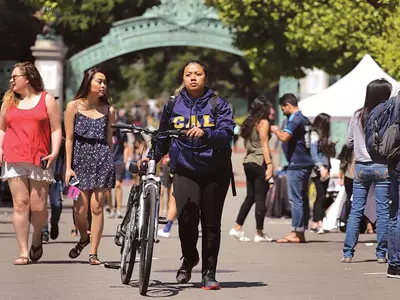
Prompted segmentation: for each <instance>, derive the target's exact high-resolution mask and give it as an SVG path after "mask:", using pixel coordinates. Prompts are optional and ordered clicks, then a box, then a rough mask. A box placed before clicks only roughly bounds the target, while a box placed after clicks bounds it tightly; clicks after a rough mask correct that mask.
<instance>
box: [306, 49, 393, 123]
mask: <svg viewBox="0 0 400 300" xmlns="http://www.w3.org/2000/svg"><path fill="white" fill-rule="evenodd" d="M379 78H386V79H387V80H388V81H389V82H390V83H391V84H392V85H393V92H392V95H395V94H397V92H398V90H399V86H398V83H397V82H396V80H394V79H393V78H392V77H390V76H389V75H388V74H386V73H385V72H384V71H383V70H382V69H381V68H380V67H379V65H378V64H377V63H376V62H375V61H374V60H373V58H372V57H371V56H370V55H369V54H366V55H365V56H364V57H363V59H362V60H361V61H360V62H359V63H358V65H357V66H356V67H355V68H354V69H353V70H352V71H351V72H350V73H348V74H347V75H346V76H344V77H343V78H342V79H340V80H339V81H337V82H336V83H334V84H333V85H331V86H330V87H328V88H327V89H326V90H323V91H322V92H319V93H318V94H316V95H314V96H311V97H309V98H307V99H304V100H302V101H300V102H299V107H300V109H301V111H302V112H303V114H304V115H305V116H307V117H315V116H317V115H318V114H319V113H327V114H329V115H331V116H332V117H350V116H351V115H352V114H353V113H354V112H355V111H356V110H357V109H359V108H360V107H362V106H363V105H364V101H365V93H366V88H367V85H368V84H369V83H370V82H371V81H372V80H375V79H379Z"/></svg>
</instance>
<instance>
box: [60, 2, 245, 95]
mask: <svg viewBox="0 0 400 300" xmlns="http://www.w3.org/2000/svg"><path fill="white" fill-rule="evenodd" d="M233 36H234V31H233V30H232V29H231V28H229V27H227V26H226V25H224V24H223V23H222V22H221V21H220V19H219V17H218V15H217V12H216V10H215V9H214V8H212V7H209V6H206V5H205V4H204V2H203V0H162V1H161V5H160V6H156V7H153V8H151V9H149V10H147V11H146V12H145V13H144V14H143V16H141V17H135V18H130V19H126V20H122V21H118V22H115V23H114V24H113V26H112V28H111V29H110V32H109V33H108V34H107V35H105V36H104V37H103V38H102V40H101V42H100V43H98V44H96V45H93V46H91V47H89V48H87V49H85V50H83V51H81V52H79V53H77V54H75V55H74V56H72V57H71V58H70V59H69V61H68V64H67V67H68V69H67V70H68V71H67V80H66V82H67V99H71V97H72V95H73V92H74V91H76V89H77V88H78V86H79V83H80V81H81V80H82V78H83V74H84V72H85V70H87V69H89V68H91V67H93V66H95V65H98V64H100V63H102V62H104V61H107V60H110V59H112V58H115V57H118V56H121V55H124V54H127V53H131V52H135V51H140V50H144V49H149V48H158V47H170V46H195V47H202V48H210V49H216V50H220V51H224V52H228V53H232V54H235V55H239V56H242V55H243V53H242V52H241V51H240V50H239V49H237V48H236V47H234V46H233Z"/></svg>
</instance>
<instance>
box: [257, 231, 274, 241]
mask: <svg viewBox="0 0 400 300" xmlns="http://www.w3.org/2000/svg"><path fill="white" fill-rule="evenodd" d="M254 242H256V243H264V242H272V238H270V237H269V236H268V235H266V234H265V233H264V234H263V235H262V236H259V235H258V234H256V236H255V237H254Z"/></svg>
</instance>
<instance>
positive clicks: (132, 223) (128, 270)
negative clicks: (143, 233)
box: [120, 204, 138, 284]
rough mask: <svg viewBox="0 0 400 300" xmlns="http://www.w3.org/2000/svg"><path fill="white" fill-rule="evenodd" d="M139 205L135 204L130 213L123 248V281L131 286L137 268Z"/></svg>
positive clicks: (121, 271)
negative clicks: (137, 215) (133, 273)
mask: <svg viewBox="0 0 400 300" xmlns="http://www.w3.org/2000/svg"><path fill="white" fill-rule="evenodd" d="M136 212H137V204H134V205H133V206H132V208H131V211H130V217H129V222H128V224H127V226H126V230H125V238H124V243H123V245H122V248H121V269H120V273H121V281H122V283H123V284H129V282H130V280H131V277H132V272H133V268H134V266H135V259H136V248H137V243H138V241H137V229H136V228H137V226H136V219H137V218H136Z"/></svg>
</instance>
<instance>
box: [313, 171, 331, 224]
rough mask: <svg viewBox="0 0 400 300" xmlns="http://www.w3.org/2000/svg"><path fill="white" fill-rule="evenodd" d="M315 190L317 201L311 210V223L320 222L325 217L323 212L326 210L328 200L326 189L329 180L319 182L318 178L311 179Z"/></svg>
mask: <svg viewBox="0 0 400 300" xmlns="http://www.w3.org/2000/svg"><path fill="white" fill-rule="evenodd" d="M312 181H313V182H314V184H315V188H316V190H317V199H316V200H315V203H314V208H313V221H314V222H319V221H322V220H323V219H324V217H325V211H326V209H327V208H328V204H329V199H328V197H326V190H327V189H328V185H329V179H328V180H325V181H321V179H320V178H319V177H314V178H312Z"/></svg>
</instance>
